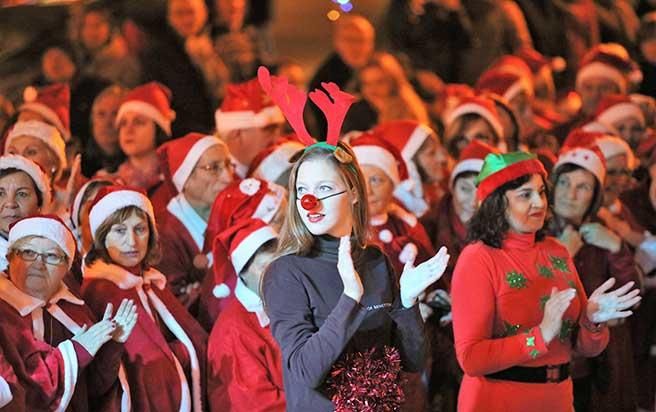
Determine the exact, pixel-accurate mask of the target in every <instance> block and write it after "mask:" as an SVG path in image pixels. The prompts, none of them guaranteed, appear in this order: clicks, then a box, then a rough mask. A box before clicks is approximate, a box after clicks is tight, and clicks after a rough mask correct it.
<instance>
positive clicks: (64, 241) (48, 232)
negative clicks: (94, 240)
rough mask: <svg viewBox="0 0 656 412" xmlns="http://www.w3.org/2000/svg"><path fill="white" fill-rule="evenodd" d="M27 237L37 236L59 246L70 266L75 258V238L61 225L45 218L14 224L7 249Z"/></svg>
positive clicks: (35, 218) (24, 220)
mask: <svg viewBox="0 0 656 412" xmlns="http://www.w3.org/2000/svg"><path fill="white" fill-rule="evenodd" d="M27 236H39V237H44V238H46V239H49V240H52V241H53V242H55V243H56V244H57V246H59V247H60V248H61V249H62V250H63V251H64V253H65V254H66V256H68V259H69V264H72V260H73V257H74V256H75V250H76V249H75V248H76V246H75V238H74V237H73V234H72V233H71V231H70V230H69V229H68V228H67V227H66V225H64V224H63V223H61V222H59V221H57V220H56V219H52V218H47V217H29V218H25V219H21V220H19V221H18V222H16V223H15V224H14V225H13V226H12V227H11V229H10V230H9V239H8V246H7V249H8V250H9V249H11V247H12V246H13V245H14V244H15V243H16V242H17V241H18V240H19V239H22V238H24V237H27Z"/></svg>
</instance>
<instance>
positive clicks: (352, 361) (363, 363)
mask: <svg viewBox="0 0 656 412" xmlns="http://www.w3.org/2000/svg"><path fill="white" fill-rule="evenodd" d="M402 383H403V382H402V378H401V355H400V354H399V351H398V350H397V349H396V348H393V347H390V346H384V347H383V348H376V347H373V348H371V349H370V350H368V351H365V352H353V353H347V354H346V355H345V356H342V357H341V358H340V359H338V360H337V362H335V364H334V365H333V368H332V370H331V372H330V375H329V376H328V378H327V380H326V384H327V389H328V393H329V395H330V396H331V400H332V402H333V403H334V404H335V412H392V411H399V410H400V409H401V404H402V403H403V402H404V401H405V395H404V394H403V388H402Z"/></svg>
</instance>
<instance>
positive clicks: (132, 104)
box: [115, 100, 173, 136]
mask: <svg viewBox="0 0 656 412" xmlns="http://www.w3.org/2000/svg"><path fill="white" fill-rule="evenodd" d="M128 112H135V113H139V114H141V115H143V116H146V117H147V118H149V119H151V120H152V121H154V122H155V123H156V124H157V125H158V126H159V127H161V128H162V130H164V133H166V134H167V135H169V136H171V121H172V120H173V119H171V117H170V116H169V117H167V116H165V115H164V114H162V112H160V111H159V110H157V108H156V107H155V106H153V105H151V104H148V103H146V102H143V101H139V100H129V101H127V102H125V103H123V104H121V107H119V109H118V113H117V114H116V121H115V125H116V127H118V125H119V123H120V122H121V119H123V116H125V114H126V113H128Z"/></svg>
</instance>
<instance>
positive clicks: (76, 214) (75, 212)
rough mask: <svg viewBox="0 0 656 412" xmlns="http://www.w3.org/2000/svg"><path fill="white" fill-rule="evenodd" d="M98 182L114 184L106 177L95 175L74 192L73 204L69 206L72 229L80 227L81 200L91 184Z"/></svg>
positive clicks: (108, 184) (106, 184)
mask: <svg viewBox="0 0 656 412" xmlns="http://www.w3.org/2000/svg"><path fill="white" fill-rule="evenodd" d="M100 183H104V185H105V186H110V185H112V184H115V183H114V181H113V180H111V179H110V178H108V177H97V178H93V179H91V180H89V181H88V182H86V183H85V184H83V185H82V187H80V190H78V191H77V193H76V194H75V199H73V206H72V208H71V223H73V229H76V230H77V229H79V228H80V209H81V208H82V200H83V199H84V197H85V195H86V193H87V190H88V189H89V188H90V187H91V186H92V185H96V184H100ZM92 200H93V199H92Z"/></svg>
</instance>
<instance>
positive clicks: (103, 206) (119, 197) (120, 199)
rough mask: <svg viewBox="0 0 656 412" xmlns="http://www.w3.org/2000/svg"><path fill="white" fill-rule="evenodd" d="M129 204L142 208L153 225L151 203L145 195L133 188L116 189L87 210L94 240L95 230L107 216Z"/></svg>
mask: <svg viewBox="0 0 656 412" xmlns="http://www.w3.org/2000/svg"><path fill="white" fill-rule="evenodd" d="M129 206H135V207H138V208H139V209H141V210H143V211H144V212H145V213H146V214H147V215H148V218H149V219H150V222H151V225H152V227H153V228H154V227H155V214H154V212H153V205H152V203H150V200H148V198H147V197H146V196H144V195H142V194H141V193H139V192H136V191H134V190H117V191H115V192H111V193H108V194H107V195H105V196H104V197H103V198H102V199H100V200H98V202H96V204H95V205H93V206H92V207H91V210H90V211H89V227H90V228H91V235H92V236H93V238H94V240H95V238H96V231H97V230H98V228H99V227H100V225H102V224H103V222H104V221H105V220H106V219H107V218H108V217H109V216H111V215H112V214H113V213H114V212H116V211H118V210H121V209H123V208H126V207H129Z"/></svg>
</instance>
